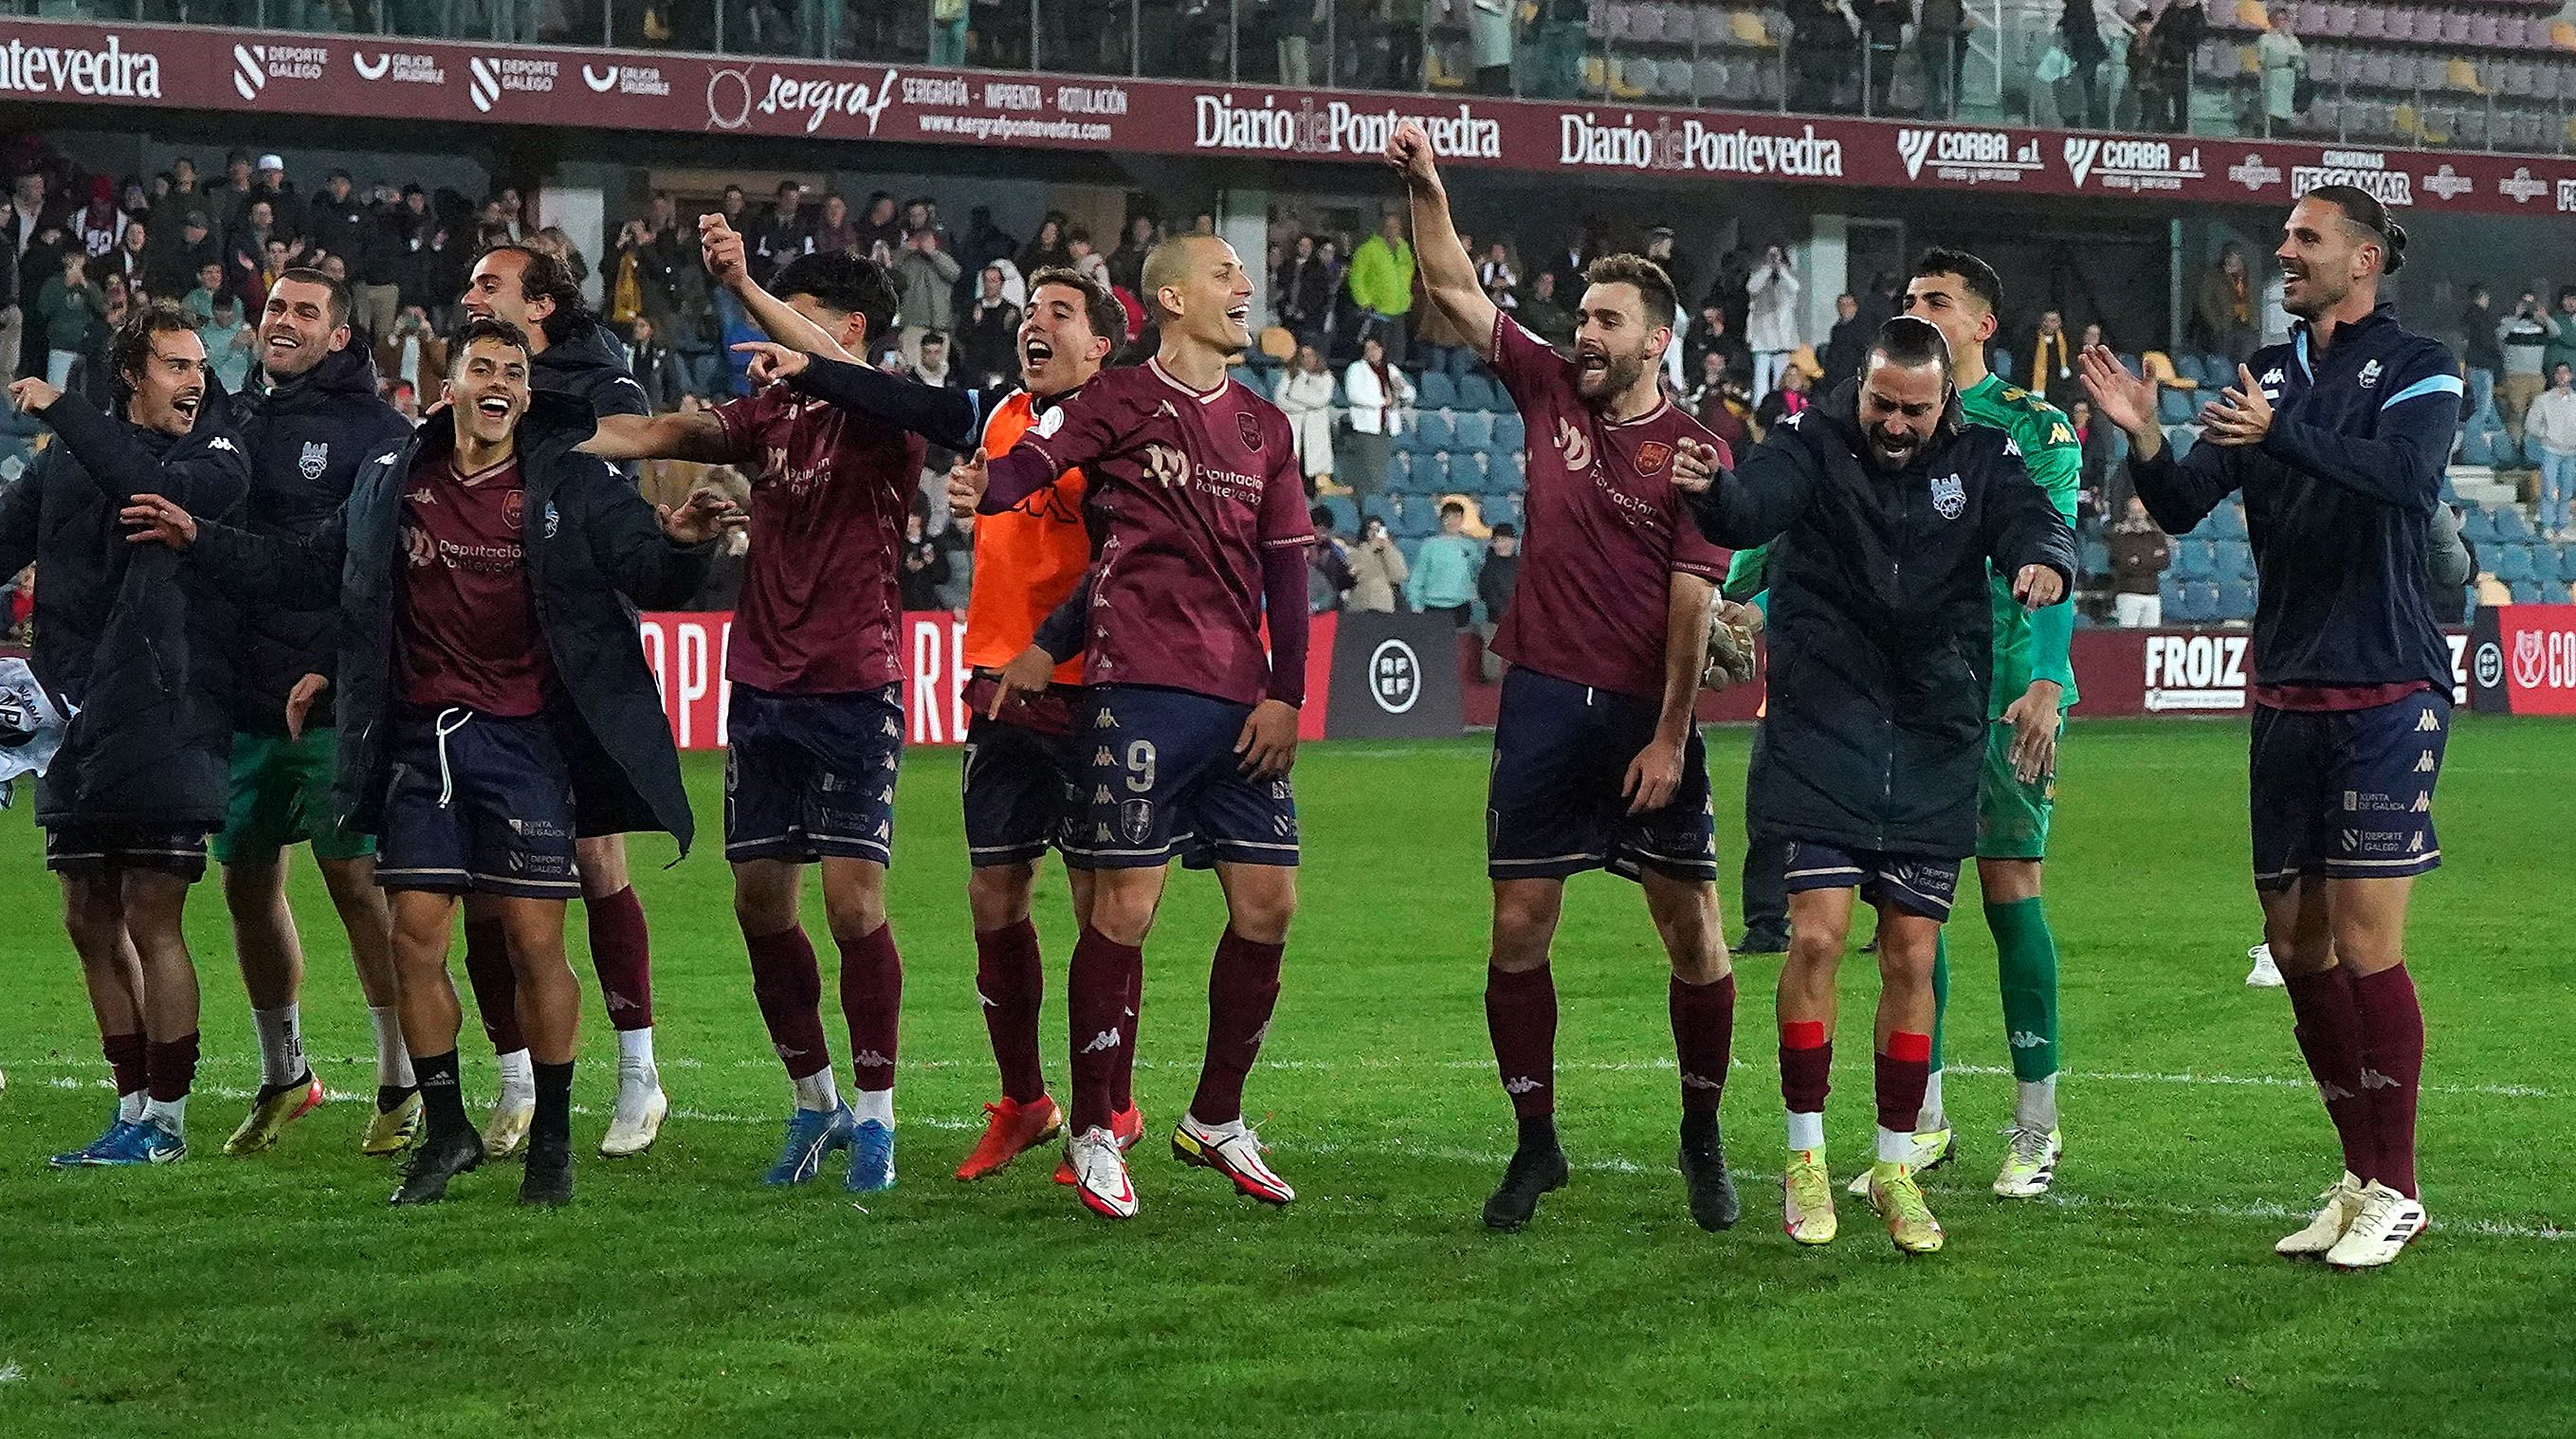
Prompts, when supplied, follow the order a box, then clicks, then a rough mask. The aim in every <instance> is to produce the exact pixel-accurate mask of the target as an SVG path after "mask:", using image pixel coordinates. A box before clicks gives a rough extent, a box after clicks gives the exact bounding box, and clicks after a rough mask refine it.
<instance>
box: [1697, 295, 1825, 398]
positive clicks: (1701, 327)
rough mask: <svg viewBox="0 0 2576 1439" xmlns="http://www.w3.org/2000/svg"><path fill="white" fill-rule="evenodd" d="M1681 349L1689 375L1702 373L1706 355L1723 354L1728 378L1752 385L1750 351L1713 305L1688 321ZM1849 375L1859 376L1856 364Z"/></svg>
mask: <svg viewBox="0 0 2576 1439" xmlns="http://www.w3.org/2000/svg"><path fill="white" fill-rule="evenodd" d="M1682 348H1683V350H1684V351H1685V352H1686V353H1685V354H1684V355H1683V360H1682V362H1683V365H1684V367H1685V368H1686V369H1687V370H1688V371H1689V373H1691V374H1694V375H1697V374H1700V373H1702V371H1703V362H1704V360H1705V359H1706V357H1707V356H1709V355H1723V356H1725V357H1726V373H1727V374H1728V375H1730V376H1732V377H1733V378H1735V379H1737V380H1739V381H1742V382H1744V383H1747V384H1750V383H1751V382H1752V378H1753V351H1752V350H1751V349H1749V348H1747V347H1746V345H1745V343H1744V340H1743V338H1742V337H1741V336H1738V335H1736V334H1735V333H1734V332H1733V331H1731V330H1730V329H1728V328H1727V324H1726V312H1725V311H1724V310H1723V309H1721V308H1720V307H1718V306H1716V305H1702V306H1700V309H1699V318H1698V319H1697V320H1696V321H1693V322H1692V324H1691V330H1690V338H1689V339H1687V340H1685V341H1683V342H1682ZM1852 373H1853V374H1855V375H1857V374H1859V373H1860V370H1859V368H1858V367H1857V365H1855V367H1854V368H1853V370H1852Z"/></svg>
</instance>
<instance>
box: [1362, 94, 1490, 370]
mask: <svg viewBox="0 0 2576 1439" xmlns="http://www.w3.org/2000/svg"><path fill="white" fill-rule="evenodd" d="M1386 163H1387V164H1388V165H1390V166H1392V167H1394V168H1395V170H1396V171H1398V172H1399V173H1400V174H1402V175H1403V176H1404V190H1405V194H1406V196H1407V197H1408V198H1409V199H1410V200H1411V201H1412V204H1413V259H1414V264H1415V266H1416V267H1417V273H1418V274H1419V275H1420V277H1421V280H1422V290H1423V293H1424V294H1426V295H1428V296H1430V298H1431V304H1432V307H1433V308H1434V309H1437V310H1438V311H1439V312H1440V314H1441V317H1442V318H1444V319H1446V320H1447V321H1448V322H1449V323H1450V324H1452V325H1454V326H1456V327H1457V329H1458V332H1459V333H1460V334H1462V335H1467V336H1470V337H1472V338H1473V339H1474V341H1475V343H1476V348H1477V352H1478V353H1479V354H1482V355H1484V356H1485V357H1486V358H1487V359H1491V358H1492V354H1491V349H1492V346H1493V343H1494V318H1495V315H1496V314H1497V311H1496V310H1495V309H1494V302H1493V299H1492V297H1490V296H1488V295H1487V294H1486V293H1485V287H1484V286H1482V285H1479V284H1477V283H1476V264H1475V262H1474V261H1473V260H1470V259H1469V258H1467V247H1466V246H1465V245H1464V244H1463V243H1461V242H1460V241H1459V239H1458V227H1457V225H1456V224H1455V223H1454V222H1452V221H1451V220H1450V218H1449V190H1448V187H1447V186H1445V185H1443V184H1441V183H1440V170H1439V167H1438V166H1436V165H1434V164H1433V163H1432V161H1431V137H1430V136H1429V135H1427V134H1425V133H1423V129H1422V127H1421V126H1420V125H1419V124H1416V123H1415V122H1413V121H1411V120H1407V121H1405V122H1404V123H1403V124H1401V125H1398V126H1396V127H1395V134H1394V136H1393V137H1392V138H1390V139H1389V140H1388V141H1387V142H1386Z"/></svg>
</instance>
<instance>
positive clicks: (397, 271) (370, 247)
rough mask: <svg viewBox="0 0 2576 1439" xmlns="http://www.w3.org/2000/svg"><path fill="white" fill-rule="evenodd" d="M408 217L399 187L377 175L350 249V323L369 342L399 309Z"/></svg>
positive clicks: (386, 327) (390, 324) (388, 327)
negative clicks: (362, 219) (362, 221)
mask: <svg viewBox="0 0 2576 1439" xmlns="http://www.w3.org/2000/svg"><path fill="white" fill-rule="evenodd" d="M409 225H410V222H409V221H408V220H407V219H406V218H405V217H404V213H403V202H402V192H401V191H399V190H397V189H395V188H394V187H393V186H391V185H389V184H385V183H383V182H381V181H379V182H378V183H377V185H376V187H375V189H374V191H373V193H372V194H371V195H370V196H369V198H368V202H367V209H366V215H365V223H364V224H362V225H361V226H359V228H358V231H357V235H356V240H357V245H356V248H355V249H353V250H351V251H349V252H348V254H347V256H346V258H347V260H348V262H349V299H350V310H349V323H350V325H351V326H352V327H353V328H354V329H355V330H356V332H357V333H359V334H361V335H364V336H366V337H367V341H368V343H373V342H374V341H375V339H376V338H377V337H379V336H381V335H383V334H385V333H386V332H387V331H390V330H391V329H393V327H394V319H395V317H397V316H399V315H400V314H401V313H402V299H403V294H402V271H403V257H404V252H405V251H406V250H407V249H408V248H409V239H410V229H409Z"/></svg>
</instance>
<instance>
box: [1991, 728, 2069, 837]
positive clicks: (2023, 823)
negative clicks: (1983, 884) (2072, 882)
mask: <svg viewBox="0 0 2576 1439" xmlns="http://www.w3.org/2000/svg"><path fill="white" fill-rule="evenodd" d="M2012 743H2013V727H2012V726H2011V725H2008V724H2003V723H2001V722H1997V723H1994V724H1990V725H1987V726H1986V772H1985V777H1984V779H1983V780H1982V781H1981V782H1980V783H1979V784H1978V786H1977V858H1979V859H2046V858H2047V857H2048V821H2049V817H2050V816H2051V815H2053V814H2055V813H2056V811H2057V772H2056V770H2055V768H2054V767H2052V768H2051V769H2050V771H2049V772H2048V773H2047V774H2044V775H2041V776H2040V777H2039V779H2038V781H2037V782H2036V783H2033V784H2024V783H2022V782H2021V777H2020V776H2019V775H2016V774H2014V773H2013V764H2012ZM2057 743H2058V748H2059V749H2060V750H2061V751H2063V750H2064V748H2065V746H2066V719H2065V716H2063V715H2061V716H2059V717H2058V721H2057Z"/></svg>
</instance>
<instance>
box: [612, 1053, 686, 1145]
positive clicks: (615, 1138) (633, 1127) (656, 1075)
mask: <svg viewBox="0 0 2576 1439" xmlns="http://www.w3.org/2000/svg"><path fill="white" fill-rule="evenodd" d="M670 1113H671V1099H670V1096H668V1095H666V1094H664V1093H663V1092H662V1075H661V1072H660V1071H659V1070H653V1069H628V1068H626V1067H624V1066H622V1065H621V1066H619V1068H618V1071H617V1110H616V1112H615V1113H614V1114H611V1115H610V1116H609V1119H608V1133H607V1134H606V1135H605V1136H604V1137H602V1138H601V1139H600V1141H599V1154H600V1157H601V1158H603V1159H625V1158H629V1157H631V1156H633V1155H638V1154H641V1153H643V1152H644V1151H645V1150H648V1149H650V1148H652V1147H653V1141H654V1140H656V1139H658V1138H660V1137H661V1135H662V1121H663V1120H664V1119H665V1118H668V1117H669V1115H670Z"/></svg>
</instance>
